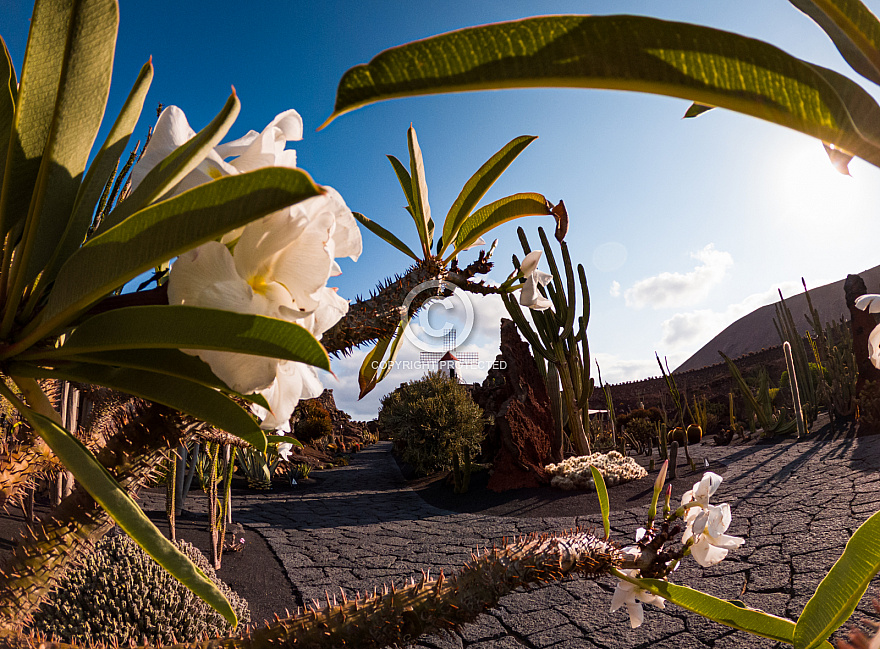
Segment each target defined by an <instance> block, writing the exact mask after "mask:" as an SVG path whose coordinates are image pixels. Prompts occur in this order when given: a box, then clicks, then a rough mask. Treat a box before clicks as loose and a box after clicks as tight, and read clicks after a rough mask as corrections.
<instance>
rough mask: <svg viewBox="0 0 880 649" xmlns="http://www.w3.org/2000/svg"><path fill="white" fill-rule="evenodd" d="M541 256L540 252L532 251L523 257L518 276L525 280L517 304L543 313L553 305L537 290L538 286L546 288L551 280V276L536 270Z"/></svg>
mask: <svg viewBox="0 0 880 649" xmlns="http://www.w3.org/2000/svg"><path fill="white" fill-rule="evenodd" d="M541 254H542V253H541V251H540V250H533V251H532V252H530V253H529V254H527V255H526V256H525V259H523V261H522V264H520V267H519V272H520V275H522V276H523V277H525V278H526V282H525V284H523V287H522V290H521V291H520V294H519V303H520V304H521V305H523V306H525V307H528V308H530V309H534V310H535V311H544V310H545V309H549V308H550V307H551V306H553V303H552V302H551V301H550V300H548V299H547V298H546V297H544V296H543V295H541V292H540V291H539V290H538V287H539V286H547V284H549V283H550V280H552V279H553V276H552V275H548V274H547V273H543V272H541V271H540V270H538V262H539V261H540V259H541Z"/></svg>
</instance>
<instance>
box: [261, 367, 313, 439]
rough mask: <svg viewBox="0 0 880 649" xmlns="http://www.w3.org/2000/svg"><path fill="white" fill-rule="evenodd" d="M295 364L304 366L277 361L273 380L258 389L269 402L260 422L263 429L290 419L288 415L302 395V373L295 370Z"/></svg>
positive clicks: (271, 428) (271, 427)
mask: <svg viewBox="0 0 880 649" xmlns="http://www.w3.org/2000/svg"><path fill="white" fill-rule="evenodd" d="M297 366H299V367H305V366H304V365H302V364H301V363H294V362H292V361H283V362H281V363H278V366H277V372H276V376H275V377H274V378H275V380H274V382H273V383H272V385H271V386H270V387H268V388H266V389H264V390H261V391H260V394H262V395H263V396H264V397H265V398H266V401H268V402H269V409H270V411H269V413H268V414H267V415H266V416H265V418H264V419H263V421H262V422H260V428H262V429H263V430H275V429H277V428H279V427H280V426H283V425H284V424H285V423H287V422H288V421H289V420H290V415H292V414H293V410H294V408H296V404H297V403H299V400H300V397H301V396H302V388H303V384H302V374H301V373H300V372H299V371H297Z"/></svg>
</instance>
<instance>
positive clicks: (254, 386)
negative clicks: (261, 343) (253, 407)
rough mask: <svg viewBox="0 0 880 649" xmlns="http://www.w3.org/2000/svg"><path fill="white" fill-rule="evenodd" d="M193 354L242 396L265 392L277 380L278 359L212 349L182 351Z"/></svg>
mask: <svg viewBox="0 0 880 649" xmlns="http://www.w3.org/2000/svg"><path fill="white" fill-rule="evenodd" d="M181 351H185V352H187V353H193V352H195V354H194V355H196V356H198V357H199V358H201V359H202V360H203V361H205V362H206V363H207V364H208V365H210V366H211V371H213V372H214V374H216V375H217V378H219V379H220V380H221V381H223V382H224V383H225V384H226V385H228V386H229V387H230V389H232V390H235V391H236V392H241V393H242V394H251V393H253V392H256V391H258V390H263V389H265V388H267V387H269V386H270V385H271V384H272V381H273V380H274V379H275V370H276V367H277V366H278V359H276V358H265V357H263V356H253V355H252V354H237V353H235V352H218V351H214V350H210V349H199V350H181Z"/></svg>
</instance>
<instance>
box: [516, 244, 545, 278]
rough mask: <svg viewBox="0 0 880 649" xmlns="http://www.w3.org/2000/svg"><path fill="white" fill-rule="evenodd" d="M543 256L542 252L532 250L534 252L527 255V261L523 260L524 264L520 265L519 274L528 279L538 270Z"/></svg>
mask: <svg viewBox="0 0 880 649" xmlns="http://www.w3.org/2000/svg"><path fill="white" fill-rule="evenodd" d="M542 254H543V251H541V250H532V252H530V253H529V254H527V255H526V257H525V259H523V260H522V263H521V264H520V265H519V272H520V273H521V274H522V276H523V277H528V276H529V275H531V274H532V273H534V272H535V270H537V268H538V262H539V261H541V255H542Z"/></svg>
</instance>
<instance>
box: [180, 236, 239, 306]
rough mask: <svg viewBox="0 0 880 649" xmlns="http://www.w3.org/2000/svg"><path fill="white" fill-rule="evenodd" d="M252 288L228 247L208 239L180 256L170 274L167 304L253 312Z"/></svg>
mask: <svg viewBox="0 0 880 649" xmlns="http://www.w3.org/2000/svg"><path fill="white" fill-rule="evenodd" d="M253 297H254V295H253V291H252V290H251V288H250V287H249V286H248V285H247V282H245V281H244V280H243V279H242V278H241V276H240V275H239V274H238V273H237V272H236V270H235V263H234V261H233V259H232V255H231V254H229V250H227V248H226V246H224V245H223V244H222V243H219V242H217V241H209V242H208V243H205V244H203V245H201V246H199V247H198V248H194V249H193V250H189V251H187V252H185V253H184V254H182V255H180V257H178V258H177V260H176V261H175V262H174V264H172V266H171V270H170V272H169V275H168V303H169V304H186V305H189V306H201V307H206V308H210V309H224V310H226V311H236V312H238V313H253V312H254V306H253Z"/></svg>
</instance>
